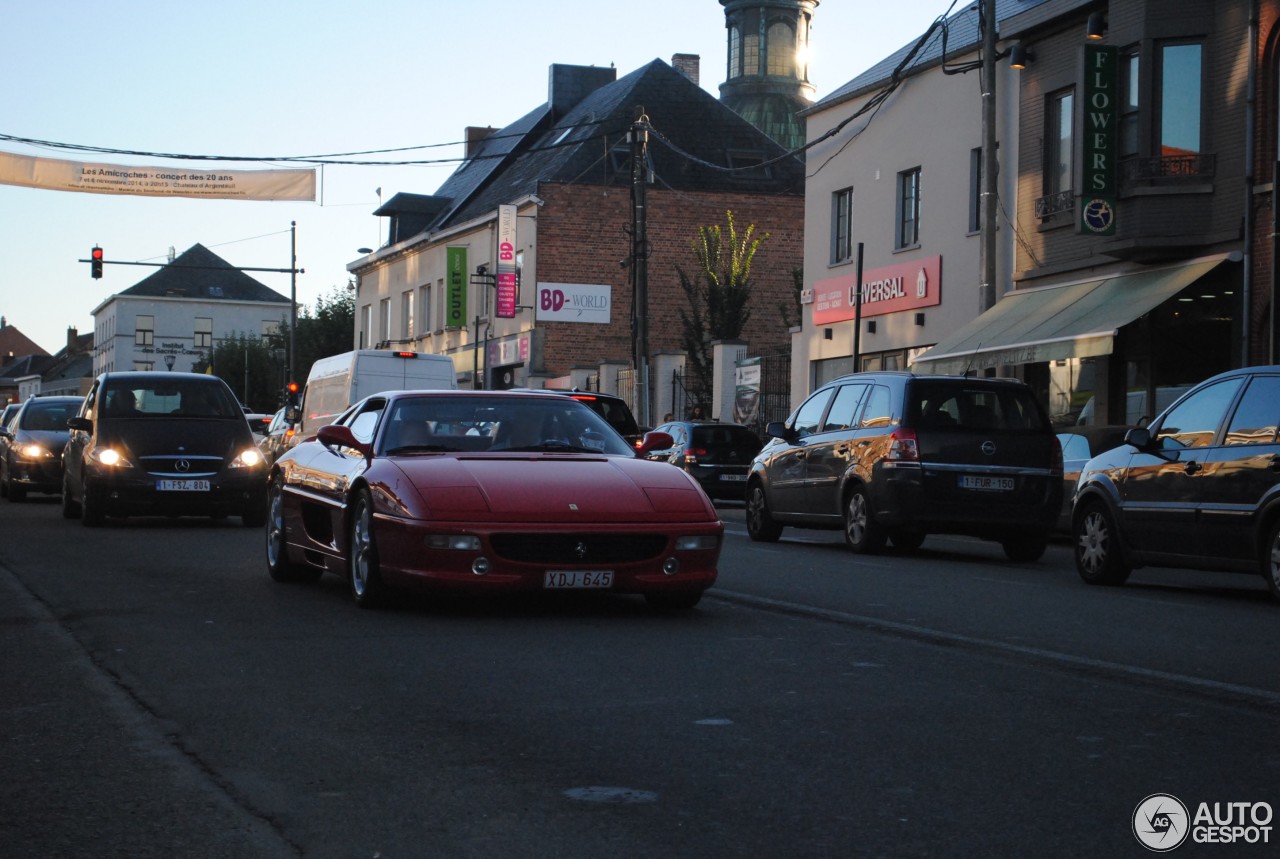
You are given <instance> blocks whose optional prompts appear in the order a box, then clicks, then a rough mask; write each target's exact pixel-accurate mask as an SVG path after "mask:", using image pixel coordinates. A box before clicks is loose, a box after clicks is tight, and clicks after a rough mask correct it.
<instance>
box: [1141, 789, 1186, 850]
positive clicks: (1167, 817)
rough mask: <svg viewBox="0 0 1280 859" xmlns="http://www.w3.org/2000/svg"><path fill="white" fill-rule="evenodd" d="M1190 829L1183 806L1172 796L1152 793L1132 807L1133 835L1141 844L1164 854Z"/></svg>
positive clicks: (1182, 838)
mask: <svg viewBox="0 0 1280 859" xmlns="http://www.w3.org/2000/svg"><path fill="white" fill-rule="evenodd" d="M1190 829H1191V819H1190V815H1188V814H1187V807H1186V806H1185V805H1183V804H1182V801H1181V800H1179V799H1178V798H1177V797H1176V796H1171V795H1170V794H1167V793H1153V794H1151V796H1149V797H1147V798H1146V799H1144V800H1143V801H1142V802H1140V803H1138V807H1137V808H1135V809H1134V810H1133V834H1134V837H1136V838H1137V839H1138V843H1140V844H1141V845H1142V846H1143V847H1145V848H1147V849H1148V850H1151V851H1154V852H1156V853H1168V852H1169V851H1170V850H1172V849H1174V848H1175V847H1177V846H1178V845H1180V844H1182V842H1183V841H1186V840H1187V833H1188V832H1189V831H1190Z"/></svg>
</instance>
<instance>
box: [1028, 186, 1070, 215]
mask: <svg viewBox="0 0 1280 859" xmlns="http://www.w3.org/2000/svg"><path fill="white" fill-rule="evenodd" d="M1075 207H1076V195H1075V192H1074V191H1072V190H1070V189H1068V190H1066V191H1059V192H1058V193H1056V194H1048V195H1046V196H1044V197H1037V198H1036V217H1037V218H1047V217H1049V216H1050V215H1056V214H1058V213H1059V212H1070V211H1071V210H1072V209H1074V208H1075Z"/></svg>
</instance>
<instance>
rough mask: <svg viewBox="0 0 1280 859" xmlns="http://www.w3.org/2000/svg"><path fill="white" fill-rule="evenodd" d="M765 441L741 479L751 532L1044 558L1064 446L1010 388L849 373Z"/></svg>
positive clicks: (774, 426) (1011, 383)
mask: <svg viewBox="0 0 1280 859" xmlns="http://www.w3.org/2000/svg"><path fill="white" fill-rule="evenodd" d="M765 432H766V433H767V434H768V435H769V436H771V438H770V440H769V441H768V442H766V443H765V446H764V448H763V449H762V450H761V451H760V453H759V454H758V455H757V456H756V458H755V460H754V461H753V462H752V464H751V472H750V474H749V475H748V477H747V533H748V534H749V536H750V537H751V539H753V540H760V541H774V540H777V539H778V538H779V537H780V536H781V534H782V529H783V527H784V526H787V525H795V526H800V527H804V528H828V529H843V530H844V536H845V542H846V543H847V544H848V546H849V548H850V549H852V550H853V551H855V552H859V553H874V552H878V551H880V550H881V549H882V548H883V547H884V545H885V543H886V541H888V542H891V543H892V544H893V546H894V547H895V548H898V549H900V550H903V551H914V550H915V549H917V548H919V546H920V544H921V543H922V542H923V541H924V539H925V537H926V535H928V534H967V535H971V536H975V537H980V538H983V539H988V540H995V541H997V542H999V543H1000V544H1001V546H1003V548H1004V551H1005V554H1006V555H1007V556H1008V557H1009V558H1010V559H1011V560H1014V561H1034V560H1037V559H1038V558H1039V557H1040V556H1041V555H1043V554H1044V550H1045V547H1046V545H1047V543H1048V536H1049V531H1050V529H1051V528H1052V527H1053V525H1054V523H1055V521H1056V519H1057V516H1058V512H1059V506H1060V504H1061V500H1062V447H1061V445H1060V444H1059V443H1058V440H1057V438H1056V437H1055V435H1054V432H1053V428H1052V426H1051V425H1050V423H1049V418H1048V416H1047V415H1046V414H1045V411H1044V409H1043V408H1042V407H1041V406H1040V403H1039V402H1038V401H1037V400H1036V398H1035V395H1034V394H1033V392H1032V391H1031V389H1030V388H1029V387H1028V386H1027V385H1025V384H1024V383H1022V382H1019V381H1017V380H1014V379H989V378H967V377H963V376H918V375H915V374H912V373H907V372H872V373H855V374H853V375H850V376H843V377H841V378H839V379H835V380H833V381H831V382H828V383H827V384H825V385H823V386H822V387H821V388H819V389H818V390H817V391H815V392H814V393H813V395H812V396H810V397H809V398H808V399H807V400H805V401H804V403H803V404H801V406H800V407H799V408H798V409H796V410H795V412H793V413H792V414H791V416H790V417H789V418H787V420H786V422H784V423H777V422H775V423H770V424H769V425H768V426H767V427H766V428H765Z"/></svg>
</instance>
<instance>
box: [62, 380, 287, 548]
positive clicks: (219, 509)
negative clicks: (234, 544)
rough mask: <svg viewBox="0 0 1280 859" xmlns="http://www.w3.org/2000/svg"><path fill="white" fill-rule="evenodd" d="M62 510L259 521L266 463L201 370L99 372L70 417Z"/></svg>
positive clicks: (235, 410)
mask: <svg viewBox="0 0 1280 859" xmlns="http://www.w3.org/2000/svg"><path fill="white" fill-rule="evenodd" d="M68 425H69V426H70V429H71V432H70V438H69V440H68V442H67V446H66V449H65V450H64V452H63V477H62V515H63V516H64V517H66V518H68V519H74V518H76V517H79V518H80V519H81V521H82V522H83V523H84V524H85V525H89V526H96V525H101V524H102V522H103V519H104V517H106V516H180V515H181V516H213V517H216V518H221V517H224V516H239V517H241V519H242V520H243V522H244V524H245V525H247V526H251V527H260V526H261V525H262V524H263V523H264V522H265V521H266V493H267V484H266V466H265V464H264V461H263V457H262V453H261V452H260V451H259V450H258V447H257V445H256V444H255V443H254V439H253V433H252V432H251V431H250V429H249V423H248V421H247V420H245V416H244V410H243V409H242V408H241V407H240V404H239V402H238V401H237V400H236V398H235V395H234V394H232V393H231V389H230V388H228V387H227V385H226V383H225V382H223V381H222V380H221V379H219V378H218V377H217V376H210V375H205V374H202V373H154V372H127V373H104V374H103V375H101V376H99V377H98V378H97V379H96V380H95V381H94V383H93V387H91V388H90V389H89V393H88V394H87V395H86V396H85V398H84V402H83V403H82V404H81V406H80V411H79V414H78V415H77V416H76V417H74V418H71V419H70V420H69V421H68Z"/></svg>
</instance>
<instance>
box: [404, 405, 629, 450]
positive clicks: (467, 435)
mask: <svg viewBox="0 0 1280 859" xmlns="http://www.w3.org/2000/svg"><path fill="white" fill-rule="evenodd" d="M380 449H381V451H382V452H383V453H388V454H401V455H403V454H412V453H431V452H450V451H472V452H479V451H494V452H501V451H511V452H548V453H593V454H600V453H604V454H612V455H617V456H634V455H635V451H634V450H633V449H632V447H631V446H630V445H629V444H628V443H627V442H626V440H625V439H623V438H622V436H620V435H618V433H617V432H616V431H615V430H614V429H613V428H612V427H611V426H609V424H608V423H607V422H605V420H604V419H603V418H601V417H600V416H599V415H597V414H596V413H595V412H593V411H592V410H591V409H589V408H587V407H586V406H584V405H583V404H582V403H580V402H578V401H577V400H574V399H572V398H570V397H550V396H548V397H536V396H530V397H526V396H516V395H506V396H492V397H489V396H442V395H427V396H422V397H402V398H400V399H397V400H396V401H395V402H394V403H393V404H392V407H391V409H390V410H389V413H388V415H387V416H386V420H385V427H384V429H383V431H382V433H381V442H380Z"/></svg>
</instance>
